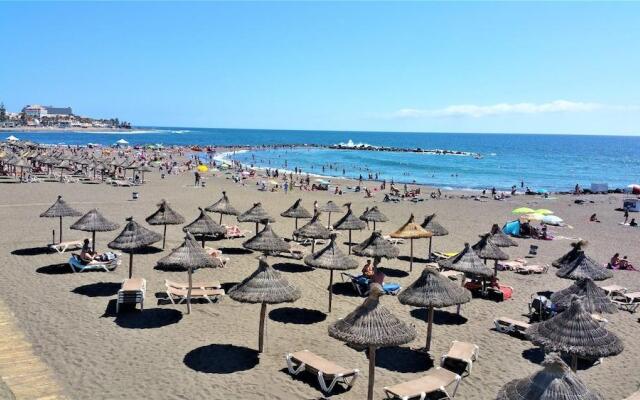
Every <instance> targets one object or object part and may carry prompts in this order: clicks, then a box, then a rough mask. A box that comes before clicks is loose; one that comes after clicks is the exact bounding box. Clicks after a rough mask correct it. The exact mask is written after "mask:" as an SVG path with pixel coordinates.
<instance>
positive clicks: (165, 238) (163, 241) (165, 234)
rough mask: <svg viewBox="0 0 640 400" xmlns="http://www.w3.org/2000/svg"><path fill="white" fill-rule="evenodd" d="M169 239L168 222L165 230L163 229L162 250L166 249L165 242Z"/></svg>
mask: <svg viewBox="0 0 640 400" xmlns="http://www.w3.org/2000/svg"><path fill="white" fill-rule="evenodd" d="M166 240H167V224H164V230H163V231H162V250H164V244H165V242H166Z"/></svg>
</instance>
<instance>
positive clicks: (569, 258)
mask: <svg viewBox="0 0 640 400" xmlns="http://www.w3.org/2000/svg"><path fill="white" fill-rule="evenodd" d="M587 244H588V242H587V241H586V240H580V241H577V242H574V243H571V250H569V251H568V252H567V253H566V254H565V255H563V256H562V257H560V258H558V259H557V260H555V261H553V262H552V263H551V265H553V266H554V267H556V268H562V267H564V266H565V265H568V264H571V263H572V262H573V261H575V259H576V258H578V253H579V252H580V251H582V250H584V248H585V247H586V246H587Z"/></svg>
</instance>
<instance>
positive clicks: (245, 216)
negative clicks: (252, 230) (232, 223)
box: [238, 203, 276, 235]
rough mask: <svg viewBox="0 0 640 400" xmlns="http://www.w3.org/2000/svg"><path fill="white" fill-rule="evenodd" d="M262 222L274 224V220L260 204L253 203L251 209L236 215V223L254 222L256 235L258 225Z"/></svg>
mask: <svg viewBox="0 0 640 400" xmlns="http://www.w3.org/2000/svg"><path fill="white" fill-rule="evenodd" d="M262 221H269V222H276V220H275V218H273V217H272V216H270V215H269V214H268V213H267V211H266V210H265V209H264V208H263V207H262V203H253V207H251V208H250V209H248V210H247V211H245V212H243V213H242V214H240V215H238V222H255V224H256V235H257V234H258V225H259V224H260V222H262Z"/></svg>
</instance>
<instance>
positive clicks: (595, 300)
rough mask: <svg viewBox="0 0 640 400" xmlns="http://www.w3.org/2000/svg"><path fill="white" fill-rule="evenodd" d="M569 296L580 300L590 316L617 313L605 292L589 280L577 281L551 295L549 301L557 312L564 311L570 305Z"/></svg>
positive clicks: (616, 308)
mask: <svg viewBox="0 0 640 400" xmlns="http://www.w3.org/2000/svg"><path fill="white" fill-rule="evenodd" d="M571 295H577V296H579V297H580V298H582V305H583V306H584V308H585V310H587V312H590V313H592V314H604V313H607V314H612V313H616V312H618V307H617V306H616V305H615V304H614V303H613V302H612V301H611V299H610V298H609V296H608V295H607V292H605V291H604V289H602V288H601V287H598V286H597V285H596V284H595V283H594V282H593V280H592V279H591V278H582V279H578V280H577V281H576V282H575V283H574V284H573V285H571V286H569V287H568V288H566V289H562V290H560V291H557V292H555V293H554V294H552V295H551V301H552V302H553V304H555V305H556V307H558V309H559V310H565V309H567V308H568V307H569V306H570V305H571Z"/></svg>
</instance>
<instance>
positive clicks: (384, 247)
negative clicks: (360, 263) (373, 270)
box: [353, 231, 400, 266]
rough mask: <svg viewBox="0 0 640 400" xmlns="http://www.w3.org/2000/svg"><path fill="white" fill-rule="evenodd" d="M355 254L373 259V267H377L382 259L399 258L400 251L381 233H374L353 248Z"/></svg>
mask: <svg viewBox="0 0 640 400" xmlns="http://www.w3.org/2000/svg"><path fill="white" fill-rule="evenodd" d="M353 253H354V254H355V255H357V256H360V257H373V265H374V266H377V265H378V264H379V263H380V259H381V258H382V257H384V258H387V259H392V258H396V257H398V255H399V254H400V249H398V247H396V246H395V245H394V244H393V243H391V242H390V241H388V240H387V239H385V238H383V237H382V233H380V231H373V232H372V233H371V236H369V237H368V238H367V239H366V240H365V241H364V242H362V243H359V244H357V245H355V246H353Z"/></svg>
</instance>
